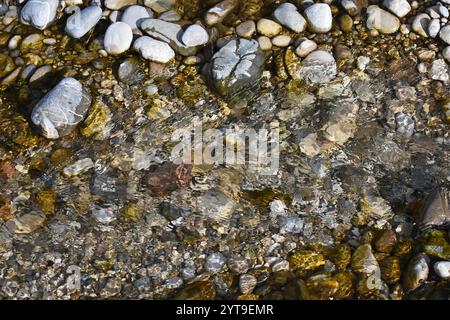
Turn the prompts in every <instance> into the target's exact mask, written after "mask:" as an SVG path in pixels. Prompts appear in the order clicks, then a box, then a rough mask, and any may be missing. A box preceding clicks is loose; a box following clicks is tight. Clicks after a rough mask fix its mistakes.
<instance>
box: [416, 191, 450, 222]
mask: <svg viewBox="0 0 450 320" xmlns="http://www.w3.org/2000/svg"><path fill="white" fill-rule="evenodd" d="M449 223H450V191H448V190H447V189H445V188H440V189H437V190H434V191H433V192H432V193H431V194H430V195H429V196H428V197H427V199H426V201H425V204H424V206H423V208H422V210H421V219H420V227H421V228H424V229H425V228H429V227H443V226H445V225H447V224H449Z"/></svg>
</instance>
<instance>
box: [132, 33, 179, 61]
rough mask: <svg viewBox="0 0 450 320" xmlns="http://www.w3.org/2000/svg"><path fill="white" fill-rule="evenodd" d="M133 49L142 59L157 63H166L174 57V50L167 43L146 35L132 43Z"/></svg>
mask: <svg viewBox="0 0 450 320" xmlns="http://www.w3.org/2000/svg"><path fill="white" fill-rule="evenodd" d="M133 49H134V50H136V51H137V52H139V53H140V54H141V55H142V57H143V58H144V59H147V60H150V61H154V62H159V63H167V62H169V61H170V60H171V59H173V58H174V57H175V51H173V49H172V48H171V47H170V46H169V45H168V44H167V43H165V42H162V41H159V40H155V39H153V38H150V37H148V36H143V37H140V38H138V39H137V40H136V41H135V42H134V44H133Z"/></svg>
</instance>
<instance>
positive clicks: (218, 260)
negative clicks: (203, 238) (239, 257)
mask: <svg viewBox="0 0 450 320" xmlns="http://www.w3.org/2000/svg"><path fill="white" fill-rule="evenodd" d="M225 262H226V258H225V257H224V256H223V254H221V253H220V252H215V253H212V254H210V255H209V256H208V257H207V258H206V263H205V268H206V270H207V271H209V272H211V273H218V272H220V271H221V270H222V268H223V267H224V265H225Z"/></svg>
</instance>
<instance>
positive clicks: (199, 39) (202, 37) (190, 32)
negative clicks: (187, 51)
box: [181, 24, 209, 47]
mask: <svg viewBox="0 0 450 320" xmlns="http://www.w3.org/2000/svg"><path fill="white" fill-rule="evenodd" d="M181 41H183V43H184V44H185V45H186V46H188V47H197V46H202V45H204V44H206V43H208V41H209V35H208V32H206V30H205V29H204V28H203V27H202V26H201V25H199V24H193V25H190V26H189V27H188V28H187V29H186V30H185V31H184V33H183V35H182V37H181Z"/></svg>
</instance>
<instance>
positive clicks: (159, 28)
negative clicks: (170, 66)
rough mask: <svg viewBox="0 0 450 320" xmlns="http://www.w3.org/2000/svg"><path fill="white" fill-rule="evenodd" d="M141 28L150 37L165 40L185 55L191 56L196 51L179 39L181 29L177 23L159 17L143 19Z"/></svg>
mask: <svg viewBox="0 0 450 320" xmlns="http://www.w3.org/2000/svg"><path fill="white" fill-rule="evenodd" d="M141 29H142V30H143V31H145V33H147V34H148V35H149V36H151V37H152V38H155V39H157V40H161V41H163V42H166V43H167V44H168V45H169V46H171V47H172V49H173V50H175V52H177V53H179V54H181V55H183V56H185V57H188V56H193V55H195V54H196V52H197V48H195V47H188V46H186V45H185V44H184V43H183V42H182V41H181V37H182V35H183V29H182V28H181V26H180V25H178V24H175V23H171V22H167V21H163V20H159V19H145V20H144V21H143V22H142V23H141Z"/></svg>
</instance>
